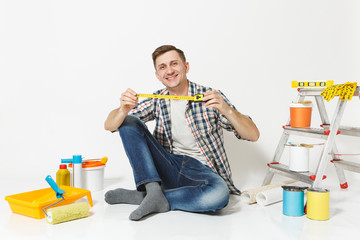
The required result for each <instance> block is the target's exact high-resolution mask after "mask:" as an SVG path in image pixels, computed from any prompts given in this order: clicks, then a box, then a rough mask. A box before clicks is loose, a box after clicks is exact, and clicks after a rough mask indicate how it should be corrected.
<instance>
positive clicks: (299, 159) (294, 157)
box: [289, 146, 309, 172]
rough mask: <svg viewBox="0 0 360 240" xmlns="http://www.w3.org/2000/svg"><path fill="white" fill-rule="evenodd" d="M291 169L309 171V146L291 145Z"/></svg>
mask: <svg viewBox="0 0 360 240" xmlns="http://www.w3.org/2000/svg"><path fill="white" fill-rule="evenodd" d="M289 170H290V171H294V172H308V171H309V148H307V147H303V146H290V159H289Z"/></svg>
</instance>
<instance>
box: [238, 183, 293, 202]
mask: <svg viewBox="0 0 360 240" xmlns="http://www.w3.org/2000/svg"><path fill="white" fill-rule="evenodd" d="M294 182H296V180H287V181H284V182H279V183H273V184H270V185H265V186H262V187H259V188H254V189H250V190H246V191H244V192H242V193H241V195H240V198H241V200H242V201H243V202H245V203H247V204H253V203H256V195H257V194H258V193H259V192H263V191H266V190H269V189H273V188H277V187H281V186H284V185H288V184H292V183H294Z"/></svg>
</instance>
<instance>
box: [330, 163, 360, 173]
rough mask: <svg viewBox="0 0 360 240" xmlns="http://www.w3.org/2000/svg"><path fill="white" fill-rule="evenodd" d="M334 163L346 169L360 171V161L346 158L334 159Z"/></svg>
mask: <svg viewBox="0 0 360 240" xmlns="http://www.w3.org/2000/svg"><path fill="white" fill-rule="evenodd" d="M332 163H334V164H335V166H336V167H342V168H343V169H345V170H348V171H352V172H358V173H360V164H359V163H354V162H350V161H345V160H333V161H332Z"/></svg>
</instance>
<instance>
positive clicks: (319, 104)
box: [315, 95, 330, 125]
mask: <svg viewBox="0 0 360 240" xmlns="http://www.w3.org/2000/svg"><path fill="white" fill-rule="evenodd" d="M315 100H316V105H317V108H318V110H319V114H320V119H321V122H322V124H323V125H329V124H330V121H329V117H328V114H327V112H326V107H325V104H324V100H323V98H322V97H321V96H320V95H319V96H315Z"/></svg>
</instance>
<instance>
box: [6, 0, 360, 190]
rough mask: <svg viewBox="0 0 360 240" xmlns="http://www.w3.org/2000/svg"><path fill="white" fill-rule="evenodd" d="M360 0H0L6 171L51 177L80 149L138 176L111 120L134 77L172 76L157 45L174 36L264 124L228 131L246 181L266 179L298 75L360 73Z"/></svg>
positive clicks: (140, 80) (135, 85)
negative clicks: (249, 134)
mask: <svg viewBox="0 0 360 240" xmlns="http://www.w3.org/2000/svg"><path fill="white" fill-rule="evenodd" d="M359 10H360V4H359V3H358V2H357V1H347V0H342V1H334V0H332V1H314V0H311V1H290V0H263V1H260V0H251V1H250V0H249V1H235V0H233V1H230V0H222V1H210V0H199V1H193V0H192V1H190V0H182V1H173V0H153V1H146V0H137V1H120V0H116V1H115V0H113V1H109V0H104V1H95V0H93V1H89V0H86V1H85V0H83V1H76V0H71V1H49V0H43V1H39V0H33V1H28V0H26V1H25V0H24V1H20V0H11V1H10V0H1V1H0V81H1V85H0V154H1V155H0V156H1V178H4V179H24V180H26V179H30V178H31V179H38V180H39V186H40V185H44V184H46V183H45V181H44V179H45V177H46V176H47V175H48V174H51V175H52V176H53V177H54V176H55V173H56V171H57V169H58V165H59V164H60V159H61V158H70V157H71V156H72V155H74V154H81V155H83V156H84V157H102V156H105V155H106V156H108V157H109V162H108V164H107V167H106V171H105V176H106V177H107V178H117V179H119V181H121V180H125V179H129V178H132V173H131V168H130V165H129V163H128V161H127V158H126V155H125V152H124V150H123V148H122V144H121V141H120V138H119V136H118V134H116V133H114V134H111V133H110V132H106V131H105V130H104V128H103V123H104V120H105V119H106V117H107V114H108V113H109V112H110V111H111V110H112V109H114V108H116V107H118V105H119V98H120V94H121V93H122V92H123V91H125V90H126V88H132V89H134V90H135V91H137V92H139V93H152V92H153V91H154V90H157V89H159V88H162V85H161V84H160V82H159V81H158V80H157V79H156V77H155V74H154V69H153V65H152V60H151V53H152V52H153V50H154V49H155V48H156V47H158V46H160V45H163V44H172V45H175V46H177V47H178V48H180V49H182V50H184V52H185V54H186V57H187V60H188V61H189V63H190V72H189V74H188V78H189V79H190V80H192V81H194V82H197V83H200V84H202V85H206V86H211V87H213V88H216V89H220V90H221V91H222V92H223V93H224V94H225V95H226V96H227V97H228V98H229V99H230V101H231V102H232V103H233V104H234V105H235V106H236V107H237V108H238V110H239V111H240V112H242V113H244V114H248V115H250V116H251V117H252V118H253V120H254V121H255V123H256V124H257V126H258V128H259V129H260V132H261V136H260V139H259V141H258V142H256V143H250V142H244V141H238V140H237V139H236V138H235V137H234V136H233V135H232V134H228V133H226V135H225V141H226V148H227V151H228V156H229V158H230V162H231V166H232V170H233V178H234V181H235V183H236V185H237V186H238V187H239V188H241V189H242V188H244V187H245V186H252V187H256V186H260V185H261V183H262V180H263V178H264V175H265V173H266V170H267V167H266V163H267V162H270V161H271V160H272V157H273V154H274V152H275V148H276V146H277V142H278V140H279V139H280V136H281V133H282V125H284V124H285V123H286V121H287V119H288V116H289V108H288V107H289V104H290V103H291V101H293V100H294V99H295V97H296V95H297V91H296V89H292V88H291V87H290V86H291V81H292V80H327V79H333V80H335V83H337V84H341V83H345V82H347V81H350V82H358V83H360V80H359V79H360V75H359V74H360V71H359V69H360V68H359V66H360V60H359V55H360V49H359V40H360V37H359V29H360V22H359V21H360V20H359V12H360V11H359ZM310 100H311V99H310ZM335 104H336V100H332V101H331V102H330V103H328V104H327V105H328V106H329V109H330V110H328V112H329V115H330V116H331V115H332V113H333V112H332V109H334V106H335ZM359 109H360V102H359V98H358V97H356V98H354V99H353V100H352V101H351V102H349V103H348V104H347V109H346V111H345V115H344V124H345V125H355V126H356V125H357V126H359V125H360V124H359V122H360V121H359V120H360V113H359ZM312 124H313V126H314V127H318V126H319V117H318V114H317V112H316V108H314V113H313V122H312ZM149 126H150V127H151V124H150V125H149ZM339 139H340V141H338V144H339V148H341V149H342V150H343V151H341V152H344V153H350V152H351V153H357V152H360V149H356V148H354V147H358V146H359V140H357V139H355V138H343V137H340V138H339ZM294 141H295V140H294ZM304 142H306V143H317V142H319V141H318V140H312V139H310V140H308V139H306V140H304ZM286 151H287V149H286ZM318 152H319V150H317V149H315V150H313V151H312V152H311V161H312V162H311V165H312V167H314V166H316V160H317V159H318ZM286 154H287V153H286V152H285V155H286ZM359 158H360V157H359ZM284 161H286V159H285V160H284ZM327 171H328V173H329V175H330V178H331V179H334V183H335V184H337V179H336V175H334V167H333V166H331V165H329V167H328V170H327ZM347 176H349V178H350V179H351V178H356V177H357V176H355V174H351V173H347ZM36 188H38V187H37V186H34V189H36ZM14 193H16V191H15V190H14Z"/></svg>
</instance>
